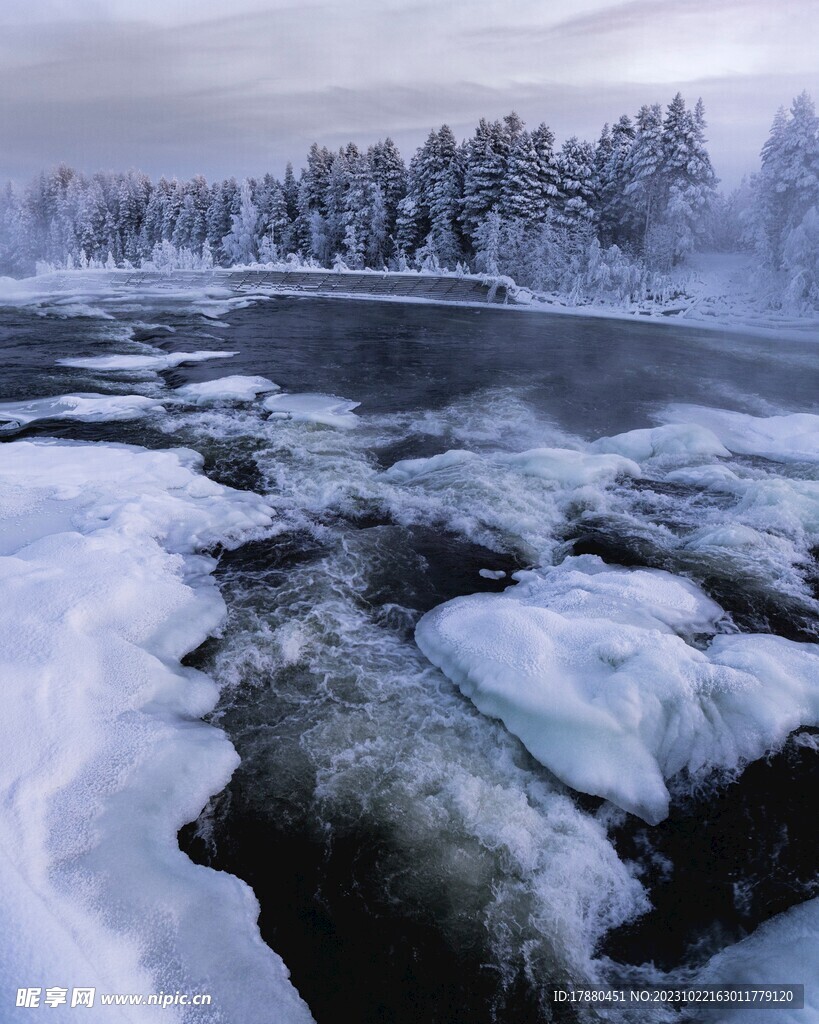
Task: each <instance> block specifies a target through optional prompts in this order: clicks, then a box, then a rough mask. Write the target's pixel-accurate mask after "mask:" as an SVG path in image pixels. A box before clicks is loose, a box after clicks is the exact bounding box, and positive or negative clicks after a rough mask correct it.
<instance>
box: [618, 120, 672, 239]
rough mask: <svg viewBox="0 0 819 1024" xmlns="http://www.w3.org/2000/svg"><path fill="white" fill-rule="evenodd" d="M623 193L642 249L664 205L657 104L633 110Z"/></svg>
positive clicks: (661, 141) (660, 127) (661, 129)
mask: <svg viewBox="0 0 819 1024" xmlns="http://www.w3.org/2000/svg"><path fill="white" fill-rule="evenodd" d="M627 170H628V179H629V183H628V185H627V186H626V195H627V197H628V200H629V204H630V206H631V209H632V211H633V214H634V217H635V220H636V221H637V222H638V224H639V225H640V232H639V234H640V238H639V246H640V248H641V249H645V247H646V243H647V239H648V238H649V235H650V233H651V231H652V228H653V227H654V224H655V222H656V221H657V220H658V219H659V218H660V217H661V216H662V213H663V212H664V207H665V194H664V180H663V115H662V110H661V109H660V105H659V103H654V104H652V105H651V106H648V105H647V104H644V105H643V106H642V107H640V110H639V111H638V113H637V120H636V125H635V135H634V144H633V146H632V147H631V151H630V153H629V159H628V166H627Z"/></svg>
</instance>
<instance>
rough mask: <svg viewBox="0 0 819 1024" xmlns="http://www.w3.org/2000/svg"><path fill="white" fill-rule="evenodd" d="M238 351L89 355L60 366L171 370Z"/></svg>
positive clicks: (232, 354) (87, 368)
mask: <svg viewBox="0 0 819 1024" xmlns="http://www.w3.org/2000/svg"><path fill="white" fill-rule="evenodd" d="M238 354H239V353H238V352H161V351H159V349H157V350H156V354H154V355H150V354H146V355H114V356H88V357H83V358H80V359H60V360H58V362H59V364H60V366H73V367H74V368H75V369H78V370H114V371H116V370H170V369H173V367H174V366H182V365H183V364H185V363H201V362H204V361H205V360H206V359H229V358H230V357H231V356H236V355H238Z"/></svg>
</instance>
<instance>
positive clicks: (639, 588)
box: [416, 556, 819, 823]
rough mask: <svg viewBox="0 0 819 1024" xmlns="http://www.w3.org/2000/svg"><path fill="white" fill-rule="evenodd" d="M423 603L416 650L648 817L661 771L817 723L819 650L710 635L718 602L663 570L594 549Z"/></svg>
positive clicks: (598, 790) (565, 767) (576, 773)
mask: <svg viewBox="0 0 819 1024" xmlns="http://www.w3.org/2000/svg"><path fill="white" fill-rule="evenodd" d="M517 578H518V580H519V582H518V584H517V586H514V587H510V588H509V589H507V590H506V591H504V592H503V593H502V594H499V595H498V594H473V595H471V596H467V597H460V598H456V599H455V600H453V601H450V602H447V603H446V604H444V605H441V606H439V607H438V608H436V609H434V610H433V611H431V612H429V613H427V614H426V615H425V616H424V617H423V618H422V619H421V621H420V622H419V624H418V627H417V630H416V639H417V642H418V645H419V646H420V648H421V650H422V651H423V652H424V654H426V656H427V657H428V658H429V659H430V660H431V661H432V662H433V663H434V664H436V665H437V666H438V667H439V668H441V669H442V670H443V671H444V672H445V673H446V674H447V675H448V676H449V677H450V678H451V679H452V680H453V681H454V682H456V683H457V684H458V686H459V687H460V688H461V690H462V691H463V692H464V693H465V694H466V695H467V696H468V697H470V698H471V699H472V700H473V701H474V703H475V704H476V706H477V707H478V708H479V709H480V710H481V711H483V712H484V713H486V714H488V715H491V716H492V717H495V718H500V719H501V720H502V721H503V722H504V723H505V725H506V726H507V728H508V729H509V730H510V731H511V732H513V733H514V734H515V735H516V736H518V737H519V738H520V739H521V741H522V742H523V743H524V745H525V746H526V747H527V749H528V750H529V751H530V753H532V754H533V755H534V756H535V757H536V758H537V759H538V760H539V761H540V762H541V763H542V764H544V765H545V766H546V767H548V768H549V769H550V770H551V771H553V772H554V773H555V774H556V775H557V776H558V777H559V778H561V779H562V780H563V781H564V782H566V783H568V784H569V785H571V786H572V787H573V788H575V789H578V790H581V791H582V792H586V793H592V794H594V795H597V796H602V797H605V798H607V799H609V800H611V801H612V802H613V803H615V804H617V805H618V806H620V807H622V808H624V809H625V810H628V811H631V812H633V813H634V814H637V815H639V816H640V817H642V818H644V819H645V820H647V821H649V822H652V823H655V822H658V821H660V820H662V819H663V818H664V817H665V816H666V814H667V813H668V803H669V794H668V789H667V787H666V780H667V779H670V778H671V777H673V776H675V775H676V774H677V773H679V772H681V771H682V770H683V769H687V770H688V771H689V772H691V773H696V772H699V771H701V770H706V769H710V768H717V767H720V768H739V767H741V766H742V764H743V763H744V762H746V761H749V760H754V759H755V758H758V757H760V756H761V755H762V754H764V753H765V752H766V751H767V750H768V749H770V748H771V747H774V746H776V745H777V744H778V743H781V742H782V741H783V740H784V739H785V737H786V736H787V735H788V733H789V732H790V731H791V730H793V729H795V728H796V727H797V726H799V725H803V724H814V725H815V724H817V723H819V646H817V645H814V644H798V643H794V642H792V641H789V640H785V639H782V638H781V637H776V636H768V635H759V634H753V635H751V634H745V635H739V634H727V633H726V634H719V635H715V636H712V639H711V640H710V643H709V644H708V646H707V647H706V648H705V649H700V648H699V647H697V646H694V645H693V643H692V640H693V639H694V638H695V636H696V634H712V635H713V634H714V633H715V631H716V629H717V623H718V622H719V620H720V618H721V617H722V615H723V612H722V609H721V608H720V606H719V605H717V604H716V603H715V602H713V601H712V600H710V599H709V598H708V597H707V596H706V595H705V594H704V593H703V592H702V591H701V590H700V589H699V588H698V587H697V586H695V585H694V584H693V583H691V582H690V581H688V580H685V579H682V578H680V577H675V576H673V575H671V574H670V573H666V572H663V571H660V570H652V569H633V570H630V569H623V568H620V567H615V566H607V565H605V564H604V563H603V562H602V560H601V559H599V558H597V557H594V556H579V557H577V558H569V559H567V560H566V561H565V562H564V563H563V564H562V565H560V566H557V567H556V568H552V569H542V570H538V571H531V572H524V573H519V574H517Z"/></svg>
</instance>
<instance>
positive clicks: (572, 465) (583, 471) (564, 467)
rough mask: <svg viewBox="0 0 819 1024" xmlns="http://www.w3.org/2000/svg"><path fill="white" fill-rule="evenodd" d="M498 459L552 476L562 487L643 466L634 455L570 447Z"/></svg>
mask: <svg viewBox="0 0 819 1024" xmlns="http://www.w3.org/2000/svg"><path fill="white" fill-rule="evenodd" d="M498 461H501V462H505V463H506V464H507V465H509V466H513V467H514V468H515V469H517V470H519V471H520V472H521V473H525V474H526V475H527V476H539V477H542V478H543V479H545V480H552V481H554V482H555V483H556V484H558V485H559V486H561V487H584V486H586V485H587V484H598V483H605V482H607V481H612V480H615V479H616V478H617V477H623V476H631V477H638V476H640V467H639V466H638V465H637V463H636V462H634V461H633V460H632V459H624V458H622V457H621V456H619V455H610V454H605V455H598V454H591V455H589V454H587V453H586V452H576V451H573V450H572V449H569V448H533V449H532V450H531V451H527V452H519V453H518V454H515V455H501V456H498Z"/></svg>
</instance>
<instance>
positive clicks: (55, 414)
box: [0, 392, 163, 430]
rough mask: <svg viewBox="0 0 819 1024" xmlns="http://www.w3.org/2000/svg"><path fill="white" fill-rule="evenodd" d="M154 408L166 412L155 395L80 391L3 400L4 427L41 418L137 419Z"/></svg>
mask: <svg viewBox="0 0 819 1024" xmlns="http://www.w3.org/2000/svg"><path fill="white" fill-rule="evenodd" d="M151 411H159V412H161V411H163V408H162V405H161V404H160V403H159V402H158V401H157V400H156V399H153V398H146V397H144V396H142V395H100V394H94V393H91V392H79V393H78V394H75V395H55V396H54V397H53V398H34V399H32V400H31V401H28V402H2V403H0V422H1V423H3V424H5V426H3V427H0V430H2V429H6V430H8V429H10V428H13V427H23V426H26V425H27V424H29V423H36V422H37V421H38V420H80V421H82V422H83V423H102V422H106V421H112V420H136V419H139V418H140V417H142V416H144V415H146V413H148V412H151Z"/></svg>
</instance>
